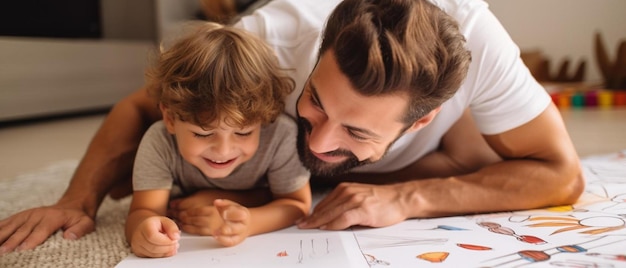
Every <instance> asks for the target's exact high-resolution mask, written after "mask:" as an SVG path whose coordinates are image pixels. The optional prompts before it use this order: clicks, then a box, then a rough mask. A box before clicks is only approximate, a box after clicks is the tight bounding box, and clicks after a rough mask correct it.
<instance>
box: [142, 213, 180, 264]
mask: <svg viewBox="0 0 626 268" xmlns="http://www.w3.org/2000/svg"><path fill="white" fill-rule="evenodd" d="M179 240H180V230H178V226H176V223H175V222H174V221H172V220H171V219H169V218H167V217H162V216H154V217H149V218H147V219H145V220H144V221H142V222H141V223H140V224H139V226H137V229H136V230H135V232H134V233H133V235H132V240H131V242H130V245H131V248H132V251H133V253H134V254H135V255H137V257H151V258H161V257H169V256H173V255H175V254H176V252H178V247H179V246H180V244H179V243H178V241H179Z"/></svg>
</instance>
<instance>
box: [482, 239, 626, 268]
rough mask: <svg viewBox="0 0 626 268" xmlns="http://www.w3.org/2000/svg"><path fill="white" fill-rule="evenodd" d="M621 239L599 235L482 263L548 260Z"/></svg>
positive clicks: (516, 253) (617, 241)
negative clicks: (576, 242)
mask: <svg viewBox="0 0 626 268" xmlns="http://www.w3.org/2000/svg"><path fill="white" fill-rule="evenodd" d="M623 241H626V238H623V237H609V236H601V237H598V238H595V239H591V240H588V241H585V242H583V243H579V244H573V245H563V246H558V247H553V248H548V249H544V250H520V251H517V252H515V253H511V254H508V255H504V256H500V257H497V258H493V259H489V260H486V261H484V262H483V263H489V262H492V261H494V262H497V263H496V264H492V265H489V266H491V267H500V266H509V265H514V264H516V263H518V262H522V264H523V263H527V264H528V263H537V262H544V261H547V260H549V259H550V258H551V257H552V256H554V255H556V254H560V253H585V252H587V251H588V250H590V249H593V248H599V247H603V246H607V245H611V244H615V243H620V242H623ZM583 245H586V246H583ZM498 261H500V262H498ZM515 266H521V265H520V264H516V265H515Z"/></svg>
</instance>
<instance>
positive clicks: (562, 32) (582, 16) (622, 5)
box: [486, 0, 626, 82]
mask: <svg viewBox="0 0 626 268" xmlns="http://www.w3.org/2000/svg"><path fill="white" fill-rule="evenodd" d="M486 1H487V2H488V3H489V5H490V8H491V10H492V11H493V13H494V14H495V15H496V16H497V17H498V19H500V21H501V22H502V24H503V25H504V27H505V28H506V29H507V30H508V31H509V34H510V35H511V37H512V38H513V40H515V42H517V44H518V45H519V46H520V48H521V49H522V50H531V49H541V50H542V51H543V52H544V54H546V56H548V58H549V59H550V60H551V67H552V72H556V69H557V68H558V66H559V65H560V64H561V61H562V60H563V59H564V58H565V57H569V58H570V59H571V60H570V61H571V63H570V71H571V72H573V69H574V66H578V61H579V60H581V59H585V60H586V61H587V70H586V77H585V78H586V79H585V80H586V81H588V82H601V80H602V77H601V75H600V73H599V71H598V66H597V63H596V60H595V52H594V43H593V38H594V33H595V32H596V31H600V32H601V33H602V36H603V37H604V42H605V48H606V49H607V50H608V53H609V56H610V57H611V59H615V54H616V51H617V45H618V42H620V40H626V1H625V0H517V1H511V0H509V1H507V0H486ZM572 63H573V64H572Z"/></svg>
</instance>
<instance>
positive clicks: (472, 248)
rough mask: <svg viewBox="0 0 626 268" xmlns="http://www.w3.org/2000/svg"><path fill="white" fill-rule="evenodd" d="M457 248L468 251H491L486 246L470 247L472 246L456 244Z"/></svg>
mask: <svg viewBox="0 0 626 268" xmlns="http://www.w3.org/2000/svg"><path fill="white" fill-rule="evenodd" d="M456 245H457V246H459V247H462V248H464V249H469V250H491V249H492V248H490V247H486V246H479V245H472V244H456Z"/></svg>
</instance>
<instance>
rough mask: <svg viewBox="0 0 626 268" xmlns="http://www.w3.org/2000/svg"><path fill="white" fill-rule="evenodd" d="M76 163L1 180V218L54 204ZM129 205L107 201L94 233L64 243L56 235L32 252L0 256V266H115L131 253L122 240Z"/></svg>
mask: <svg viewBox="0 0 626 268" xmlns="http://www.w3.org/2000/svg"><path fill="white" fill-rule="evenodd" d="M77 164H78V161H76V160H68V161H63V162H58V163H56V164H54V165H51V166H49V167H47V168H44V169H42V170H39V171H36V172H33V173H28V174H23V175H20V176H17V177H15V178H8V179H7V178H2V179H0V219H4V218H6V217H8V216H10V215H12V214H14V213H16V212H19V211H22V210H25V209H28V208H32V207H38V206H42V205H50V204H54V202H56V200H57V199H58V198H59V197H60V196H61V195H62V194H63V192H64V190H65V188H66V187H67V184H68V183H69V180H70V178H71V176H72V173H73V172H74V169H75V168H76V166H77ZM129 204H130V197H129V198H125V199H122V200H120V201H115V200H112V199H108V198H107V199H105V200H104V202H103V204H102V206H101V207H100V210H99V211H98V215H97V219H96V222H97V224H96V231H95V232H93V233H90V234H88V235H86V236H84V237H83V238H81V239H78V240H75V241H70V240H65V239H63V236H62V233H61V232H57V233H56V234H54V235H53V236H52V237H50V238H49V239H48V240H46V242H45V243H43V244H42V245H40V246H38V247H37V248H35V249H33V250H27V251H22V252H12V253H8V254H6V255H3V256H0V267H2V268H13V267H20V268H28V267H37V268H40V267H67V268H70V267H81V268H82V267H90V268H91V267H95V268H97V267H114V266H115V265H116V264H117V263H119V262H120V261H121V260H122V259H124V258H125V257H126V256H128V255H129V254H130V248H129V247H128V245H127V244H126V239H125V237H124V223H125V221H126V214H127V213H128V206H129Z"/></svg>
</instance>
